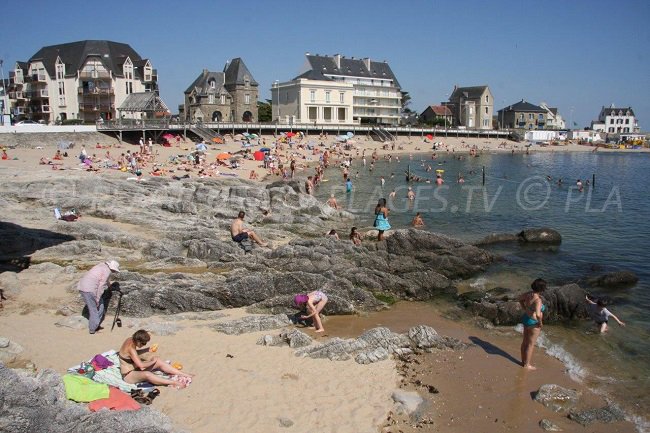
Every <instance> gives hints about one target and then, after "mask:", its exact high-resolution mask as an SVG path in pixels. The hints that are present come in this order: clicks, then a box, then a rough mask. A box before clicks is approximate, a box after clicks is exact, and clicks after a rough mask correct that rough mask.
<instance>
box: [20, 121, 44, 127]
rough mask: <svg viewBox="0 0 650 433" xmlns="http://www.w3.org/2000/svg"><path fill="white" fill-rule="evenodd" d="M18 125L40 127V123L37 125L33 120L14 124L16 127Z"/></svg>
mask: <svg viewBox="0 0 650 433" xmlns="http://www.w3.org/2000/svg"><path fill="white" fill-rule="evenodd" d="M19 125H42V123H38V122H35V121H33V120H21V121H20V122H16V126H19Z"/></svg>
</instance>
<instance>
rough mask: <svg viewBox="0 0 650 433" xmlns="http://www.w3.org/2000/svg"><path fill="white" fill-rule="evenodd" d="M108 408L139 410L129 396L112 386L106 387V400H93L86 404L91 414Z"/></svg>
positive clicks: (138, 406)
mask: <svg viewBox="0 0 650 433" xmlns="http://www.w3.org/2000/svg"><path fill="white" fill-rule="evenodd" d="M103 408H108V409H110V410H139V409H140V405H139V404H138V402H137V401H135V400H133V399H132V398H131V396H130V395H128V394H126V393H124V392H122V391H120V390H119V389H117V388H114V387H112V386H109V387H108V398H102V399H99V400H95V401H93V402H92V403H89V404H88V409H90V411H91V412H97V411H98V410H100V409H103Z"/></svg>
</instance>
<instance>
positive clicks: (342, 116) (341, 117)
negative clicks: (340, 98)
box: [337, 93, 345, 122]
mask: <svg viewBox="0 0 650 433" xmlns="http://www.w3.org/2000/svg"><path fill="white" fill-rule="evenodd" d="M341 95H343V93H341ZM338 111H339V112H338V116H337V117H338V119H339V121H343V122H345V108H343V107H339V110H338Z"/></svg>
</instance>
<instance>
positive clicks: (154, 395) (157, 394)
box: [147, 388, 160, 404]
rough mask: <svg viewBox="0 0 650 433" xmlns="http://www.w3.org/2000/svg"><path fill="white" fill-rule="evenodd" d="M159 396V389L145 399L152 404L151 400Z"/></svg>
mask: <svg viewBox="0 0 650 433" xmlns="http://www.w3.org/2000/svg"><path fill="white" fill-rule="evenodd" d="M159 395H160V390H159V389H157V388H156V389H154V390H153V391H151V392H150V393H149V394H147V398H148V399H149V404H151V402H153V400H154V399H155V398H156V397H158V396H159Z"/></svg>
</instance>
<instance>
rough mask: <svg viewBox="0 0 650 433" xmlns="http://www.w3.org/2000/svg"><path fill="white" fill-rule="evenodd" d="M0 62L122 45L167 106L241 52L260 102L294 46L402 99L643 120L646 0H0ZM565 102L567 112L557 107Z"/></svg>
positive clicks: (293, 55) (296, 56) (648, 113)
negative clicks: (100, 44)
mask: <svg viewBox="0 0 650 433" xmlns="http://www.w3.org/2000/svg"><path fill="white" fill-rule="evenodd" d="M3 4H4V11H3V13H2V15H1V16H0V29H1V30H0V31H1V34H2V38H1V40H2V43H1V44H0V58H2V59H4V61H5V75H8V67H11V65H13V63H14V62H15V61H16V60H28V59H29V57H31V56H32V55H33V54H35V53H36V51H37V50H38V49H39V48H41V47H42V46H46V45H54V44H59V43H65V42H73V41H77V40H83V39H108V40H113V41H118V42H124V43H128V44H130V45H131V46H132V47H133V48H134V49H135V50H136V51H137V52H138V53H139V54H140V55H141V56H142V57H145V58H149V59H151V61H152V63H153V65H154V67H155V68H156V69H158V75H159V82H160V83H159V84H160V93H161V96H162V98H163V100H164V101H165V102H166V103H167V105H168V106H169V107H170V108H171V110H172V112H177V106H178V104H179V103H181V102H182V99H183V91H184V90H185V89H186V88H187V87H188V86H189V84H190V83H191V82H192V81H193V80H194V78H195V77H196V76H197V75H198V74H199V73H200V71H201V70H202V69H203V68H208V69H210V70H221V69H222V68H223V66H224V63H225V62H226V60H228V59H231V58H233V57H241V58H243V59H244V61H245V62H246V64H247V65H248V67H249V69H250V70H251V72H252V74H253V76H254V78H255V79H256V80H257V81H258V82H259V83H260V99H267V98H270V91H269V88H270V86H271V84H272V83H273V81H274V80H276V79H277V80H281V81H284V80H289V79H291V78H293V77H294V76H296V75H297V74H298V73H299V72H300V70H301V68H302V66H303V65H304V63H305V57H304V54H305V52H311V53H318V54H328V55H332V54H336V53H340V54H342V55H345V56H348V57H352V56H354V57H357V58H359V57H370V58H372V59H373V60H380V61H381V60H387V61H388V62H389V64H390V66H391V68H392V69H393V72H394V73H395V75H396V76H397V78H398V80H399V81H400V83H401V85H402V86H403V89H404V90H406V91H408V92H409V93H410V94H411V96H412V98H413V99H412V105H411V108H412V109H413V110H415V111H418V112H421V111H422V110H423V109H424V108H425V107H426V106H427V105H430V104H433V103H439V102H440V101H442V100H445V99H446V96H445V95H447V94H449V93H450V91H451V90H452V88H453V86H454V84H459V85H462V86H471V85H483V84H487V85H489V86H490V88H491V89H492V92H493V94H494V97H495V100H496V105H497V107H496V108H497V109H498V108H501V107H502V106H504V105H508V104H511V103H514V102H517V101H519V100H521V99H525V100H527V101H529V102H531V103H534V104H539V103H540V102H541V101H545V102H547V103H548V104H549V105H550V106H557V107H558V108H559V109H560V112H561V113H562V114H563V115H564V117H565V118H566V119H567V121H568V120H569V119H570V118H571V117H573V120H574V121H575V122H577V123H578V126H580V127H584V126H587V125H588V124H589V121H590V120H592V119H594V118H596V117H597V116H598V113H599V111H600V108H601V106H603V105H609V104H611V103H614V104H616V105H617V106H632V107H633V108H634V110H635V113H636V115H637V117H638V119H639V124H640V125H641V128H642V130H645V131H648V130H650V26H649V25H648V23H649V22H650V2H649V1H647V0H638V1H637V0H617V1H611V0H609V1H601V0H589V1H588V0H567V1H555V0H553V1H528V0H518V1H510V0H505V1H501V0H498V1H486V0H482V1H478V0H476V1H435V0H430V1H424V0H402V1H383V0H374V1H371V0H363V1H354V0H348V1H339V0H330V1H320V2H311V1H285V0H275V1H255V0H251V1H248V2H232V1H214V0H201V1H198V0H197V1H192V0H187V1H178V0H177V1H169V0H156V1H144V2H135V1H128V2H127V1H122V0H114V1H111V2H105V3H101V2H99V3H98V2H92V1H87V0H86V1H77V0H70V1H67V0H66V1H63V2H52V1H50V0H32V1H30V2H23V3H20V2H19V3H15V4H14V3H10V2H8V1H3ZM572 107H573V115H572V114H571V111H572V110H571V109H572Z"/></svg>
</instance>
